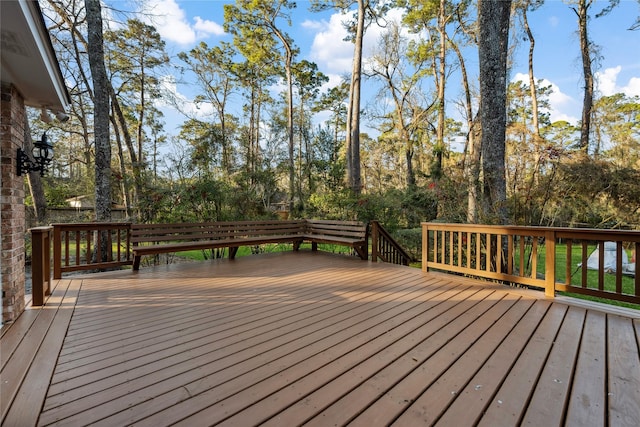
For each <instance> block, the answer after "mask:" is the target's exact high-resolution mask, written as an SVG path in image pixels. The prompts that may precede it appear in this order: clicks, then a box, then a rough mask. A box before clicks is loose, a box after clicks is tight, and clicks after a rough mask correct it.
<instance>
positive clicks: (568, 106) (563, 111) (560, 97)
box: [512, 73, 580, 124]
mask: <svg viewBox="0 0 640 427" xmlns="http://www.w3.org/2000/svg"><path fill="white" fill-rule="evenodd" d="M512 81H514V82H515V81H521V82H524V83H526V84H529V75H528V74H524V73H516V75H515V76H514V77H513V79H512ZM540 85H542V86H550V87H551V93H549V119H550V120H551V122H552V123H553V122H556V121H561V120H562V121H567V122H569V123H572V124H575V123H577V122H578V120H579V119H578V117H577V116H576V115H575V114H576V113H577V112H579V111H580V106H579V104H578V102H577V101H576V100H575V99H573V98H572V97H571V96H569V95H567V94H566V93H564V92H562V90H561V89H560V86H558V85H557V84H555V83H553V82H551V81H550V80H547V79H541V81H540Z"/></svg>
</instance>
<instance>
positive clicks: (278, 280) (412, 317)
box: [1, 252, 640, 427]
mask: <svg viewBox="0 0 640 427" xmlns="http://www.w3.org/2000/svg"><path fill="white" fill-rule="evenodd" d="M629 313H630V314H629V315H628V316H627V315H621V314H620V313H618V314H615V313H606V312H603V311H600V310H597V309H594V308H592V307H581V306H578V305H569V304H567V303H565V302H563V301H558V300H554V301H553V302H552V301H550V300H546V299H544V298H543V293H542V292H531V291H524V290H519V289H511V288H506V287H502V286H498V285H491V284H486V283H481V282H476V281H472V280H466V279H461V278H459V277H456V276H449V275H442V274H434V273H429V274H426V273H423V272H422V271H420V270H418V269H414V268H409V267H400V266H395V265H390V264H382V263H377V264H376V263H370V262H363V261H360V260H359V259H355V258H350V257H345V256H337V255H331V254H327V253H310V252H299V253H280V254H266V255H258V256H251V257H243V258H239V259H236V260H232V261H229V260H219V261H213V262H202V263H195V264H180V265H172V266H167V267H157V268H147V269H142V270H141V271H140V272H138V273H133V272H131V271H121V272H111V273H103V274H97V275H91V276H75V277H74V279H73V280H61V281H60V282H59V283H58V284H57V286H56V288H55V291H54V293H53V295H52V297H51V299H50V300H49V302H48V303H47V305H46V306H45V307H44V308H42V309H31V310H27V311H26V312H25V313H24V315H23V316H21V317H20V318H19V320H18V321H17V322H16V323H14V324H13V325H12V326H11V327H9V328H5V329H4V330H3V331H2V332H3V336H2V341H1V346H2V347H1V348H2V352H1V359H2V372H1V386H2V395H1V403H2V406H1V408H2V421H3V422H2V425H3V426H19V427H22V426H31V425H42V426H46V425H64V426H67V425H68V426H79V425H92V426H123V425H129V424H134V425H139V426H153V427H157V426H165V425H184V426H201V425H237V426H248V425H257V424H262V425H270V426H294V425H301V424H306V425H317V426H333V425H344V424H349V425H354V426H367V427H371V426H379V425H389V424H393V425H406V426H417V425H420V426H421V425H442V426H467V425H483V426H501V425H505V426H511V425H520V424H522V425H524V424H528V425H535V426H554V425H576V426H587V425H588V426H604V425H612V426H623V425H627V426H636V427H637V426H638V425H640V356H639V354H640V350H639V342H640V320H639V319H638V317H639V316H640V313H638V315H639V316H635V318H633V317H634V316H633V314H634V313H633V312H631V311H630V312H629Z"/></svg>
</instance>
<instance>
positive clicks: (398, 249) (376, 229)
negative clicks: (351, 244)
mask: <svg viewBox="0 0 640 427" xmlns="http://www.w3.org/2000/svg"><path fill="white" fill-rule="evenodd" d="M382 246H385V247H387V248H389V249H390V250H392V251H393V256H392V257H391V258H387V257H385V255H384V254H383V253H381V247H382ZM378 258H380V259H381V260H383V261H384V262H390V263H394V264H401V265H409V263H410V262H412V261H413V257H412V256H411V255H409V253H408V252H407V251H406V250H404V248H403V247H402V246H400V243H398V242H397V241H396V240H395V239H394V238H393V237H392V236H391V234H389V232H388V231H387V230H386V229H385V228H384V227H383V226H382V225H381V224H380V222H379V221H376V220H373V221H371V261H373V262H377V261H378Z"/></svg>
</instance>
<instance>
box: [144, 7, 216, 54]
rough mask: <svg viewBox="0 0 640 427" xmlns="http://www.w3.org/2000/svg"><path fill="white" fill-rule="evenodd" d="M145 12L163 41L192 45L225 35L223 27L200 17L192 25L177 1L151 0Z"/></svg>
mask: <svg viewBox="0 0 640 427" xmlns="http://www.w3.org/2000/svg"><path fill="white" fill-rule="evenodd" d="M145 12H146V16H147V17H148V18H147V20H148V21H149V23H150V24H151V25H153V26H155V27H156V29H157V30H158V33H159V34H160V35H161V36H162V38H163V39H165V40H167V41H170V42H174V43H177V44H179V45H183V46H187V45H192V44H194V43H195V42H197V41H198V40H201V39H204V38H207V37H209V36H211V35H222V34H224V30H223V29H222V26H220V25H219V24H217V23H215V22H213V21H209V20H203V19H202V18H200V17H199V16H196V17H195V18H194V19H193V21H194V22H193V23H190V22H189V21H188V19H187V15H186V13H185V11H184V9H182V8H181V7H180V6H179V5H178V4H177V3H176V0H149V1H148V2H147V3H146V6H145Z"/></svg>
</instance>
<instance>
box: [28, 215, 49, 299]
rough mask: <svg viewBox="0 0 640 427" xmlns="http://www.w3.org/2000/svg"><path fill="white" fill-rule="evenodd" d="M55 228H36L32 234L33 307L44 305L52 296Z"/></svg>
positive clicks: (32, 230)
mask: <svg viewBox="0 0 640 427" xmlns="http://www.w3.org/2000/svg"><path fill="white" fill-rule="evenodd" d="M52 230H53V227H34V228H32V229H30V230H29V231H30V232H31V288H32V293H33V299H32V305H34V306H41V305H44V298H45V296H47V295H49V294H51V231H52Z"/></svg>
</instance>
